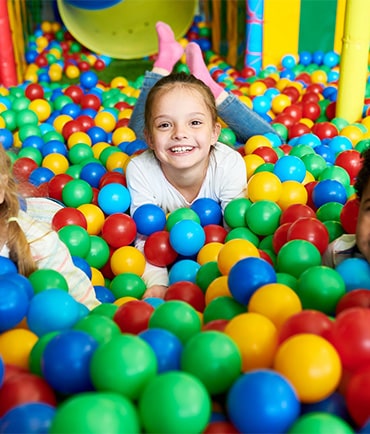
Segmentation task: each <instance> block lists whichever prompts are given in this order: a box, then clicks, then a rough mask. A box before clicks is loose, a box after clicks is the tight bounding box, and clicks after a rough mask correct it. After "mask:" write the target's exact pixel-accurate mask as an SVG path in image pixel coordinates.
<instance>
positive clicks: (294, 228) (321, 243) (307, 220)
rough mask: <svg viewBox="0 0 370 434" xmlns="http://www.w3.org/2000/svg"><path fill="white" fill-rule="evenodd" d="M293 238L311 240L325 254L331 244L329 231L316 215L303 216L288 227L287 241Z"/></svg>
mask: <svg viewBox="0 0 370 434" xmlns="http://www.w3.org/2000/svg"><path fill="white" fill-rule="evenodd" d="M291 240H306V241H309V242H310V243H312V244H313V245H314V246H315V247H317V249H318V250H319V252H320V253H321V254H323V253H324V252H325V250H326V249H327V247H328V244H329V233H328V230H327V229H326V226H325V225H324V224H323V223H322V222H321V221H320V220H318V219H316V218H314V217H301V218H299V219H298V220H296V221H295V222H293V223H292V224H291V225H290V227H289V229H288V232H287V241H291Z"/></svg>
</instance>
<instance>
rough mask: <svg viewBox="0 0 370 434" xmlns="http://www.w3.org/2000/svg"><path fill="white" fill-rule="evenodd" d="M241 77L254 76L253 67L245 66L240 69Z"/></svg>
mask: <svg viewBox="0 0 370 434" xmlns="http://www.w3.org/2000/svg"><path fill="white" fill-rule="evenodd" d="M241 75H242V77H244V78H249V77H254V76H255V75H256V71H255V69H254V68H252V67H250V66H245V67H244V68H243V69H242V74H241Z"/></svg>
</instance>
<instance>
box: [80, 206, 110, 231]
mask: <svg viewBox="0 0 370 434" xmlns="http://www.w3.org/2000/svg"><path fill="white" fill-rule="evenodd" d="M77 210H78V211H81V212H82V214H83V215H84V217H85V219H86V223H87V227H86V230H87V232H88V234H90V235H98V234H100V232H101V229H102V226H103V224H104V221H105V216H104V213H103V211H102V210H101V209H100V208H99V207H98V206H97V205H95V204H93V203H84V204H82V205H79V206H78V207H77Z"/></svg>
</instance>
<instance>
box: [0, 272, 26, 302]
mask: <svg viewBox="0 0 370 434" xmlns="http://www.w3.org/2000/svg"><path fill="white" fill-rule="evenodd" d="M0 267H1V265H0ZM1 277H2V275H1V274H0V279H1ZM3 277H4V278H5V279H7V280H10V281H11V282H13V283H15V284H16V285H17V286H18V287H19V288H21V289H23V291H25V293H26V294H27V297H28V299H29V300H31V298H32V297H33V296H34V290H33V286H32V284H31V282H30V281H29V279H27V277H26V276H23V274H19V273H11V272H9V273H8V274H6V275H3Z"/></svg>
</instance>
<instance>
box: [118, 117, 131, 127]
mask: <svg viewBox="0 0 370 434" xmlns="http://www.w3.org/2000/svg"><path fill="white" fill-rule="evenodd" d="M129 124H130V119H129V118H122V119H119V120H118V121H117V123H116V128H121V127H128V126H129Z"/></svg>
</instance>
